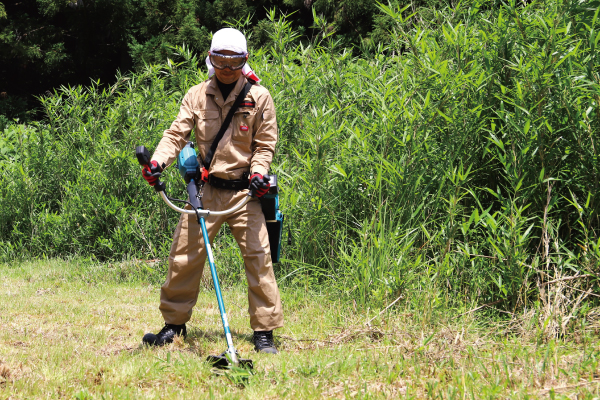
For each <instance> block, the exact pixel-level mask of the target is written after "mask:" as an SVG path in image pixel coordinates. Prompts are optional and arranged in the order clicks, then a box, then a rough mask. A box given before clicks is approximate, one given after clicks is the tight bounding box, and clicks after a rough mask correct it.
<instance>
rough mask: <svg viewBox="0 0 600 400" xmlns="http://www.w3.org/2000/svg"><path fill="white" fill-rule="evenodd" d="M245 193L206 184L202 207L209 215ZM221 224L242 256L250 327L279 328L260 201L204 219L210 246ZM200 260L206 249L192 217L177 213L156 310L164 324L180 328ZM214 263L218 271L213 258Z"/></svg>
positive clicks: (189, 312) (197, 285) (278, 306)
mask: <svg viewBox="0 0 600 400" xmlns="http://www.w3.org/2000/svg"><path fill="white" fill-rule="evenodd" d="M247 193H248V191H247V190H243V191H239V192H236V191H232V190H224V189H216V188H214V187H212V186H210V185H208V184H206V185H205V186H204V193H203V197H202V203H203V207H204V208H205V209H209V210H212V211H221V210H225V209H228V208H231V207H233V206H235V205H236V204H239V202H241V201H242V200H243V199H244V198H245V197H246V196H247ZM223 222H227V223H228V224H229V228H230V229H231V232H232V233H233V236H234V237H235V240H236V241H237V243H238V245H239V247H240V250H241V252H242V257H243V258H244V266H245V269H246V278H247V280H248V305H249V306H248V312H249V314H250V326H251V327H252V329H253V330H255V331H270V330H273V329H275V328H280V327H282V326H283V312H282V310H281V298H280V296H279V289H278V287H277V282H276V281H275V275H274V274H273V264H272V262H271V249H270V247H269V236H268V234H267V226H266V223H265V217H264V215H263V212H262V209H261V206H260V201H259V200H258V199H252V200H250V201H249V202H248V203H247V204H246V205H245V206H244V207H242V208H241V209H240V210H238V211H236V212H235V213H233V214H229V215H226V216H213V215H210V216H208V217H207V218H206V230H207V231H208V236H209V238H210V242H211V243H212V241H213V240H214V238H215V236H216V235H217V233H218V232H219V229H220V228H221V225H222V224H223ZM205 261H206V249H205V247H204V240H203V239H202V231H201V229H200V224H199V223H198V220H197V218H196V216H194V215H187V214H181V218H180V219H179V223H178V224H177V228H176V229H175V234H174V236H173V245H172V246H171V253H170V255H169V271H168V273H167V280H166V282H165V283H164V285H163V286H162V288H161V294H160V311H161V312H162V315H163V317H164V319H165V323H167V324H177V325H180V324H184V323H186V322H187V321H189V320H190V318H191V316H192V309H193V308H194V305H195V304H196V301H197V300H198V291H199V289H200V279H201V278H202V272H203V270H204V262H205ZM215 261H216V264H217V272H218V260H215Z"/></svg>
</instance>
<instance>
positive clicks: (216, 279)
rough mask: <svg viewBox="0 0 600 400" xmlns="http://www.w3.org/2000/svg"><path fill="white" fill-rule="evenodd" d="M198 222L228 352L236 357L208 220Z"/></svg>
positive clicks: (202, 219)
mask: <svg viewBox="0 0 600 400" xmlns="http://www.w3.org/2000/svg"><path fill="white" fill-rule="evenodd" d="M198 222H200V227H201V228H202V237H203V239H204V247H205V249H206V255H207V257H208V263H209V264H210V274H211V275H212V280H213V285H214V287H215V293H216V294H217V302H218V303H219V311H220V312H221V320H222V321H223V330H224V331H225V340H226V341H227V352H228V353H230V355H231V356H232V357H235V356H234V354H235V348H234V347H233V340H232V338H231V331H230V330H229V322H228V321H227V314H226V312H225V304H224V303H223V296H222V295H221V286H220V285H219V277H218V276H217V268H216V267H215V262H214V259H213V254H212V249H211V247H210V239H209V238H208V232H207V231H206V222H205V221H204V218H203V217H200V220H199V221H198ZM236 361H237V360H236Z"/></svg>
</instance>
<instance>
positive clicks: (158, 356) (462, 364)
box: [0, 261, 600, 399]
mask: <svg viewBox="0 0 600 400" xmlns="http://www.w3.org/2000/svg"><path fill="white" fill-rule="evenodd" d="M125 265H127V264H125ZM129 265H130V267H129V268H130V269H133V270H138V269H139V266H136V264H135V263H132V264H129ZM119 268H121V270H122V271H126V270H127V268H128V267H124V266H120V267H119ZM114 269H115V266H114V265H112V266H111V265H94V264H92V263H89V262H88V263H86V262H79V261H70V262H66V261H39V262H31V263H23V264H16V265H0V271H1V272H2V275H3V277H4V279H3V281H2V283H0V322H1V326H2V329H0V398H73V397H76V398H80V399H83V398H90V399H96V398H98V399H100V398H157V399H158V398H161V399H162V398H174V399H175V398H177V399H180V398H211V397H213V398H248V399H264V398H294V399H295V398H323V397H331V398H397V397H406V398H425V397H441V398H473V399H475V398H507V397H510V398H526V397H528V396H529V397H543V396H555V397H556V398H560V397H561V396H567V397H570V398H574V397H577V398H579V399H586V398H589V399H592V398H595V397H597V396H598V395H599V394H600V382H599V380H600V369H599V366H598V360H599V359H600V347H599V341H598V339H597V337H596V336H593V335H592V333H588V334H583V333H582V334H580V335H578V336H574V337H571V338H569V340H564V341H544V340H542V338H544V337H545V336H544V335H542V334H539V335H538V334H536V328H531V329H528V325H527V319H526V318H521V319H520V320H519V321H520V326H522V328H521V329H515V328H514V326H515V324H514V323H513V324H507V323H501V322H494V323H492V322H490V321H489V320H486V319H485V317H484V316H483V315H481V314H478V313H479V312H480V311H477V312H472V313H467V314H465V315H462V316H460V315H456V314H454V313H453V312H452V311H451V310H448V309H444V308H440V309H437V310H435V311H434V312H427V313H425V312H423V310H418V309H413V308H412V307H413V306H411V304H416V303H415V302H410V301H405V302H404V303H402V302H399V303H398V304H397V307H394V308H393V309H391V310H387V311H385V312H384V313H382V314H381V316H380V317H375V318H374V319H373V320H372V322H371V323H370V324H366V322H367V321H369V320H371V319H372V318H373V317H374V316H376V315H377V314H378V312H379V310H376V311H373V310H370V311H369V312H364V311H361V310H360V309H355V308H354V305H353V304H345V303H343V302H341V301H340V300H339V299H337V298H336V296H335V294H334V293H333V292H330V291H328V290H326V288H323V292H329V294H327V295H324V294H320V293H319V292H318V291H317V290H316V289H315V288H313V290H311V291H306V290H305V289H302V290H300V289H298V288H285V287H284V288H282V298H283V301H284V309H285V318H286V326H285V327H284V328H283V329H280V330H278V331H277V335H276V337H277V340H278V345H279V348H280V350H281V354H280V355H278V356H271V355H262V354H256V353H254V352H253V350H252V348H253V346H252V344H251V342H250V340H251V333H252V332H251V329H250V327H249V326H248V316H247V311H246V309H247V300H246V291H245V288H244V287H243V286H242V285H239V286H235V287H233V288H227V289H226V290H225V291H224V297H225V302H226V305H227V307H228V315H229V317H230V322H231V326H232V329H233V334H234V341H235V344H236V346H237V347H238V349H239V351H240V353H241V355H242V356H243V357H245V358H251V359H253V360H254V363H255V370H254V371H253V373H252V374H246V373H243V372H242V371H231V372H229V373H226V374H216V373H214V371H211V369H210V367H209V366H208V365H207V364H206V363H205V362H204V360H205V358H206V356H207V355H208V354H218V353H221V352H222V351H223V350H225V343H224V340H223V338H222V331H221V325H220V324H221V323H220V318H219V315H218V309H217V306H216V301H215V299H214V293H213V292H212V291H211V290H210V285H209V284H206V285H204V286H203V288H202V289H201V291H200V295H199V299H198V304H197V306H196V308H195V310H194V315H193V317H192V320H191V321H190V323H189V324H188V328H189V335H188V338H187V339H185V340H179V341H176V342H175V343H173V344H171V345H169V346H167V347H164V348H159V349H149V348H145V347H143V346H142V345H141V337H142V336H143V334H144V333H145V332H149V331H153V332H155V331H157V330H158V329H160V327H161V326H162V318H161V315H160V313H159V311H158V302H159V292H160V289H159V285H157V284H156V283H150V284H149V283H148V282H145V281H144V280H143V279H141V277H140V276H139V275H134V276H135V279H134V278H131V275H127V274H125V275H122V274H121V275H119V276H120V278H119V277H117V278H115V277H114V276H112V275H110V274H108V271H113V270H114ZM102 271H107V273H105V274H103V273H102ZM123 277H125V278H123ZM128 277H129V278H128ZM412 295H413V296H426V295H427V294H426V293H414V294H412ZM482 310H485V308H484V309H482ZM513 322H514V321H513ZM517 325H518V324H517ZM532 326H535V324H532ZM515 332H517V333H515ZM581 332H589V330H588V331H586V330H585V329H582V330H581ZM586 335H587V336H586Z"/></svg>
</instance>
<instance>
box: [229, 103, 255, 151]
mask: <svg viewBox="0 0 600 400" xmlns="http://www.w3.org/2000/svg"><path fill="white" fill-rule="evenodd" d="M255 118H256V107H240V108H238V109H237V111H236V112H235V114H233V119H232V120H231V125H232V128H233V136H232V139H233V140H235V141H236V142H243V143H248V144H249V143H252V137H253V136H254V120H255Z"/></svg>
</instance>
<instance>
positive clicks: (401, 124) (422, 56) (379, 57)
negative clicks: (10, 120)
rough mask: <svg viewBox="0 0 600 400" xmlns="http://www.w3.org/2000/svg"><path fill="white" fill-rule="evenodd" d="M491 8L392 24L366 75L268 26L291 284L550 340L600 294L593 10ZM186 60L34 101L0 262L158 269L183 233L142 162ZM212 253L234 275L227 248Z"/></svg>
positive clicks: (10, 164)
mask: <svg viewBox="0 0 600 400" xmlns="http://www.w3.org/2000/svg"><path fill="white" fill-rule="evenodd" d="M487 5H488V4H487V3H486V2H483V1H482V2H475V3H468V4H467V3H465V4H464V5H461V6H459V7H457V8H453V9H451V8H421V9H417V10H416V11H413V10H412V9H411V8H410V7H404V8H400V7H399V6H397V5H394V4H393V3H392V4H389V5H384V4H380V5H379V6H378V7H379V9H380V11H381V13H383V14H385V15H386V16H387V18H388V21H389V23H390V31H389V32H388V34H389V37H390V41H389V44H388V45H387V46H377V47H375V46H373V47H365V49H366V54H368V56H365V57H362V58H357V57H355V56H353V54H352V52H351V51H349V50H347V49H338V47H337V45H336V43H337V40H338V39H336V38H335V37H332V36H330V35H328V32H327V29H326V24H324V23H323V22H322V20H319V18H321V17H319V16H318V15H317V14H316V13H315V14H314V17H315V21H314V24H315V26H317V27H320V28H318V29H317V35H316V36H315V39H314V40H315V44H313V45H306V44H297V42H296V40H297V39H298V33H297V32H296V31H295V30H294V26H293V24H292V23H290V20H289V19H286V18H280V17H278V16H277V13H276V12H275V11H271V12H270V13H269V19H268V20H267V22H266V23H264V24H263V25H262V27H263V28H264V29H265V32H266V34H267V35H268V39H269V42H270V43H271V45H270V46H269V47H268V48H261V49H258V50H256V51H254V52H253V54H252V64H253V67H254V68H255V69H256V70H257V73H258V75H259V76H260V77H261V78H262V79H263V81H262V84H263V85H264V86H266V87H267V88H269V90H270V91H271V93H272V95H273V96H274V99H275V104H276V106H277V110H278V122H279V127H280V141H279V145H278V151H277V153H276V158H275V160H274V163H273V167H272V169H273V172H275V173H277V174H278V175H279V177H280V180H281V184H282V188H283V194H282V199H281V200H282V205H283V208H284V212H285V213H286V215H287V216H286V221H288V223H289V224H290V225H289V227H290V230H291V234H292V238H293V243H294V244H293V246H288V247H285V248H284V258H285V260H284V262H283V263H282V265H281V266H280V267H279V268H280V271H279V272H280V276H282V280H284V281H286V282H295V283H296V284H298V285H312V284H314V283H315V282H319V281H328V282H331V283H332V284H333V285H336V286H337V289H338V290H339V291H340V292H341V293H345V294H346V295H347V296H349V297H351V298H353V299H355V300H356V301H357V303H359V304H364V305H365V306H366V305H367V304H369V305H384V304H385V303H386V302H389V301H391V300H393V299H395V298H398V297H400V296H407V295H408V294H409V293H411V292H412V291H415V290H423V289H426V288H428V289H432V288H433V289H438V290H433V291H430V292H431V293H435V295H434V296H433V297H432V298H431V299H430V300H429V302H430V304H429V306H431V307H434V306H435V305H436V304H446V303H447V302H448V301H456V302H457V304H468V303H470V302H476V303H479V304H486V303H496V304H498V305H497V307H501V308H503V309H504V310H506V311H508V312H514V310H516V309H518V308H523V307H531V306H534V305H535V304H542V305H543V306H544V307H545V309H546V310H552V311H548V312H547V314H544V316H543V318H544V320H548V321H550V319H549V318H551V317H552V318H554V317H553V315H555V314H556V313H559V314H561V315H562V317H561V318H562V319H556V320H552V321H553V322H551V323H550V322H548V324H547V325H548V326H549V327H551V329H553V330H554V331H553V332H555V333H559V332H564V329H567V328H568V326H569V323H570V322H569V321H571V320H573V318H574V317H575V316H576V315H577V313H578V312H579V310H580V306H581V304H582V300H583V299H584V298H585V297H586V296H588V295H590V294H596V295H597V294H600V293H598V285H597V276H598V273H599V271H598V265H599V262H600V238H599V237H598V229H599V228H600V220H599V216H598V213H599V211H600V203H599V200H598V199H599V197H598V196H599V195H600V193H599V190H600V187H599V185H598V182H599V178H600V176H599V172H600V171H598V162H597V150H596V147H597V143H598V140H599V139H600V138H599V135H600V113H599V112H598V104H599V103H600V60H599V56H598V51H597V46H598V41H599V38H600V35H599V34H598V32H597V29H598V23H599V22H598V3H597V2H593V3H589V2H587V3H580V2H578V1H572V0H564V1H560V2H533V3H530V4H528V5H526V6H522V5H518V6H517V3H515V2H509V3H507V4H505V5H502V6H500V7H498V8H489V7H488V8H487V9H486V8H484V6H487ZM415 21H419V24H415ZM241 22H242V23H243V22H244V21H241ZM170 51H173V49H171V50H170ZM176 53H177V54H172V55H171V57H172V60H174V61H169V62H168V63H167V64H163V65H155V66H149V65H147V66H146V67H145V69H144V70H143V71H142V72H140V73H138V74H132V75H128V76H119V77H118V82H117V84H116V85H115V86H114V87H112V88H106V89H100V88H98V87H96V86H91V87H89V88H82V87H74V88H67V87H63V88H61V89H60V90H58V91H56V92H55V93H54V94H52V95H50V96H47V97H45V98H44V99H43V101H42V103H43V106H44V110H45V113H46V115H47V122H45V123H38V124H32V125H30V126H19V125H9V127H8V128H7V131H8V132H9V134H10V135H12V136H10V137H11V138H12V139H9V140H8V142H10V143H12V144H6V143H5V144H3V145H2V147H3V148H7V149H8V150H6V153H2V154H6V155H5V156H3V157H4V158H3V160H4V161H3V162H4V165H5V168H6V169H5V170H6V173H5V174H3V175H2V181H1V182H0V187H1V189H0V190H1V191H2V196H1V198H0V213H1V214H0V238H1V240H2V244H1V245H0V251H1V252H2V255H3V257H5V258H11V257H15V256H17V255H19V254H21V255H25V254H27V255H42V254H43V255H47V256H58V255H65V254H82V255H94V256H95V257H97V258H101V259H115V258H117V259H118V258H123V257H151V258H161V259H163V260H164V259H165V257H166V254H167V253H168V247H169V243H170V235H171V233H172V231H173V227H174V224H175V222H176V220H177V218H178V215H176V214H175V215H174V213H173V212H172V211H170V210H169V209H167V208H166V206H165V205H164V204H162V203H161V202H160V201H159V199H157V198H156V197H155V196H154V195H153V192H152V191H151V190H150V189H149V188H148V187H146V186H145V184H144V182H143V181H142V179H141V178H140V177H139V167H138V166H137V165H136V162H135V159H134V158H133V149H134V146H135V145H136V144H141V143H143V144H145V145H146V146H148V147H150V148H153V147H154V146H155V145H156V144H157V142H158V140H159V139H160V132H161V131H162V130H163V129H164V128H166V127H167V126H168V125H169V124H170V122H171V121H172V120H173V118H174V117H175V115H176V114H177V109H178V103H179V101H180V99H181V98H182V96H183V93H185V91H186V90H187V88H189V87H190V86H192V85H193V84H195V83H198V82H199V81H201V80H202V79H204V78H205V76H204V75H203V73H202V72H200V71H199V70H198V69H197V63H198V60H197V59H195V58H194V57H193V56H192V55H191V53H190V52H189V51H188V50H187V49H183V48H178V50H177V51H176ZM6 137H9V136H6ZM17 138H18V140H21V141H22V144H21V143H20V144H19V145H18V146H17V145H16V144H15V142H14V140H17ZM5 141H6V139H5ZM169 174H170V175H169V177H170V178H171V180H170V181H171V182H173V183H172V184H171V185H170V186H169V190H170V191H172V193H173V194H176V195H182V185H179V186H178V187H176V185H175V184H174V182H175V181H176V179H177V178H176V177H175V174H172V173H169ZM216 248H217V252H218V255H217V257H222V259H224V260H227V262H226V263H224V264H223V265H229V266H230V267H233V268H232V269H231V271H234V270H237V267H236V266H237V265H239V264H238V263H240V262H241V261H240V260H239V256H236V255H235V254H236V253H235V250H234V246H233V243H232V241H231V240H230V239H228V238H227V237H224V236H222V237H220V238H219V239H218V240H217V242H216ZM228 271H229V272H227V273H228V274H231V276H233V274H235V273H234V272H231V271H230V270H228ZM565 278H569V280H568V281H565V280H564V279H565ZM549 282H551V283H549ZM561 282H562V283H561ZM563 283H568V284H567V285H565V284H563ZM581 293H583V294H584V295H581ZM582 296H583V297H582ZM407 297H408V296H407ZM444 297H446V298H444ZM561 299H563V300H564V299H570V300H569V301H563V300H561ZM536 302H537V303H536ZM557 310H558V311H557ZM540 318H542V317H540ZM544 329H546V328H544ZM548 329H550V328H548Z"/></svg>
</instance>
